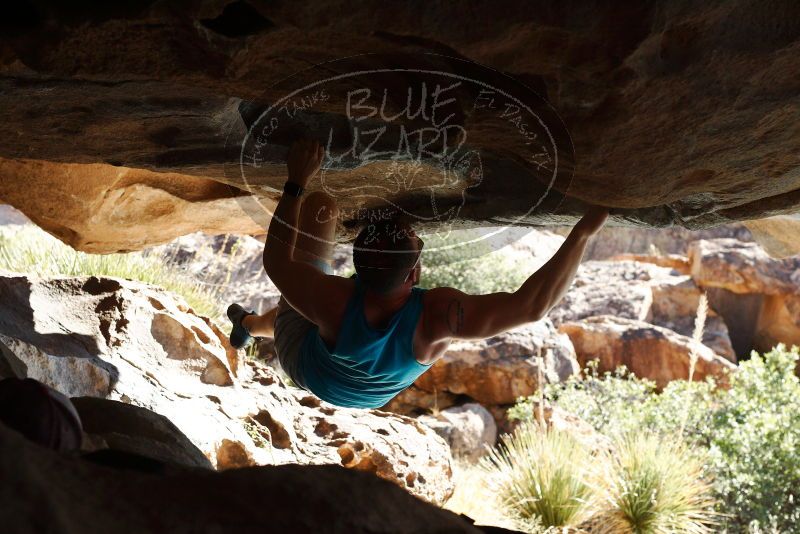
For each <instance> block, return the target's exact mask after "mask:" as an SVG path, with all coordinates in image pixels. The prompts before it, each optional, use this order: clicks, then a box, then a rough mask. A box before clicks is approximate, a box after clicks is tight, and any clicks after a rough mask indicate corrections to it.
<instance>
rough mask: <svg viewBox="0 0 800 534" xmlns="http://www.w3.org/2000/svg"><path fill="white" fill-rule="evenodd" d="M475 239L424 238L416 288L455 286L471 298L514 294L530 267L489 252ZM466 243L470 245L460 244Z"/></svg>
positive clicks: (469, 234)
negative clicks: (495, 294) (501, 293)
mask: <svg viewBox="0 0 800 534" xmlns="http://www.w3.org/2000/svg"><path fill="white" fill-rule="evenodd" d="M479 236H480V233H479V232H478V231H458V232H453V233H448V234H431V235H426V236H425V238H424V239H425V249H424V250H423V255H422V280H421V282H420V285H421V286H422V287H425V288H433V287H455V288H457V289H460V290H461V291H464V292H465V293H470V294H474V295H479V294H484V293H494V292H497V291H516V290H517V289H518V288H519V286H521V285H522V283H523V282H524V281H525V279H526V278H527V277H528V276H530V275H531V273H532V272H533V270H534V269H533V267H532V265H531V264H530V263H529V262H525V261H522V260H519V259H516V258H514V257H513V256H512V255H510V254H508V253H506V252H504V251H501V250H497V251H493V250H492V249H491V247H490V245H489V244H488V242H487V241H485V240H481V239H479ZM470 240H474V242H473V243H469V244H466V245H461V243H467V242H469V241H470Z"/></svg>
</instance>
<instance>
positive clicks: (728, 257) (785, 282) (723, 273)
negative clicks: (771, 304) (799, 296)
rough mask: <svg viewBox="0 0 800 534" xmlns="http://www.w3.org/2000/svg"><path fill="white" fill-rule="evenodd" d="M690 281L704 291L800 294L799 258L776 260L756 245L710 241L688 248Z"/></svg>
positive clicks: (695, 243) (718, 240)
mask: <svg viewBox="0 0 800 534" xmlns="http://www.w3.org/2000/svg"><path fill="white" fill-rule="evenodd" d="M689 261H690V262H691V268H692V278H693V279H694V280H695V282H696V283H697V284H698V285H701V286H703V287H720V288H724V289H727V290H728V291H732V292H734V293H759V294H764V295H791V294H795V293H800V256H797V257H789V258H785V259H782V260H776V259H772V258H770V257H769V255H768V254H767V253H766V252H765V251H764V249H763V248H761V247H760V246H759V245H758V244H757V243H743V242H741V241H737V240H735V239H709V240H699V241H695V242H693V243H692V244H691V245H690V246H689Z"/></svg>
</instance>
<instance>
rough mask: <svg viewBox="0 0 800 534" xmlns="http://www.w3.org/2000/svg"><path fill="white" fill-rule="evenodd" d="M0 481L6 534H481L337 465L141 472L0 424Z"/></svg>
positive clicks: (0, 513)
mask: <svg viewBox="0 0 800 534" xmlns="http://www.w3.org/2000/svg"><path fill="white" fill-rule="evenodd" d="M0 479H2V480H3V484H0V500H1V501H2V502H3V506H0V524H2V525H3V532H7V533H8V534H33V533H40V532H54V531H55V532H81V533H86V534H95V533H97V534H107V533H109V532H114V533H121V534H127V533H131V534H134V533H136V534H139V533H143V532H147V533H153V534H159V533H176V532H177V533H189V532H193V533H209V534H211V533H218V532H234V531H235V532H241V533H253V534H255V533H263V532H287V533H288V532H331V533H342V534H344V533H351V532H374V533H387V534H388V533H398V532H404V533H416V532H422V533H426V532H430V533H434V532H465V533H479V532H481V530H480V528H479V527H474V526H472V525H471V524H470V522H469V521H467V520H465V519H463V518H461V517H459V516H457V515H455V514H453V513H451V512H447V511H445V510H442V509H441V508H439V507H437V506H433V505H431V504H428V503H426V502H424V501H422V500H420V499H417V498H414V497H413V496H411V495H409V494H408V493H407V492H405V491H403V490H401V489H400V488H398V487H397V486H396V485H394V484H391V483H389V482H387V481H385V480H381V479H379V478H377V477H374V476H371V475H368V474H365V473H358V472H354V471H353V470H348V469H343V468H342V467H341V466H335V465H316V466H311V465H283V466H268V467H248V468H243V469H236V470H232V471H226V472H214V471H211V470H205V469H198V470H180V471H173V472H170V473H165V474H157V473H139V472H136V471H134V470H130V469H124V470H119V469H111V468H109V467H105V466H102V467H101V466H98V465H96V464H94V463H92V462H89V461H87V460H84V459H81V458H77V457H74V456H65V455H60V454H58V453H55V452H53V451H49V450H47V449H43V448H41V447H37V446H35V445H33V444H32V443H30V442H28V441H27V440H25V439H24V438H23V437H22V436H21V435H20V434H18V433H16V432H13V431H11V430H9V429H8V428H6V427H5V426H3V425H0Z"/></svg>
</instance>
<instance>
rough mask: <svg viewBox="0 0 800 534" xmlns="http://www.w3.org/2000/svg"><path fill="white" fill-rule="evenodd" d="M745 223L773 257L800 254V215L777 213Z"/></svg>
mask: <svg viewBox="0 0 800 534" xmlns="http://www.w3.org/2000/svg"><path fill="white" fill-rule="evenodd" d="M745 225H746V226H747V229H748V230H750V232H751V233H752V234H753V238H754V239H755V240H756V241H757V242H758V244H759V245H761V246H762V247H763V248H764V250H766V251H767V254H769V255H770V256H772V257H773V258H788V257H789V256H796V255H798V254H800V239H798V236H800V215H798V214H793V215H776V216H774V217H767V218H765V219H756V220H753V221H746V222H745Z"/></svg>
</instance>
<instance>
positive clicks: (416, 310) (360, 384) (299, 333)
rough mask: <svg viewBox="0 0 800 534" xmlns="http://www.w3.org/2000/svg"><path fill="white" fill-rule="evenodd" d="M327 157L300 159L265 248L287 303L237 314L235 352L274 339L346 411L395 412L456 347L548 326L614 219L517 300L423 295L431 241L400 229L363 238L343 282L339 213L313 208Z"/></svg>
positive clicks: (302, 152)
mask: <svg viewBox="0 0 800 534" xmlns="http://www.w3.org/2000/svg"><path fill="white" fill-rule="evenodd" d="M323 154H324V152H323V149H322V148H321V147H320V146H319V144H318V143H316V142H312V141H300V142H297V143H295V144H294V145H293V146H292V147H291V149H290V150H289V157H288V163H287V166H288V182H287V183H286V185H285V187H284V194H283V196H282V198H281V200H280V202H279V203H278V206H277V208H276V209H275V213H274V215H273V218H272V222H271V223H270V226H269V233H268V235H267V245H266V247H265V249H264V267H265V269H266V272H267V275H268V276H269V277H270V278H271V279H272V281H273V282H274V283H275V285H276V286H277V287H278V289H279V290H280V292H281V295H282V296H281V300H280V302H279V304H278V307H277V309H275V310H272V311H270V312H268V313H267V314H264V315H257V314H255V313H253V312H248V311H246V310H245V309H244V308H243V307H242V306H240V305H239V304H232V305H231V306H230V307H229V308H228V317H229V318H230V319H231V321H232V323H233V330H232V332H231V337H230V340H231V344H232V345H233V346H234V347H237V348H241V347H244V346H246V345H247V344H248V343H249V342H250V341H251V340H252V337H253V336H258V337H267V336H273V335H274V339H275V350H276V352H277V355H278V359H279V361H280V364H281V367H282V368H283V369H284V371H285V372H286V373H287V375H289V377H290V378H291V379H292V380H293V381H294V382H295V383H297V384H298V385H299V386H300V387H302V388H304V389H307V390H308V391H310V392H312V393H314V394H315V395H316V396H317V397H319V398H320V399H322V400H325V401H328V402H330V403H332V404H336V405H339V406H347V407H360V408H377V407H380V406H383V405H384V404H386V403H387V402H388V401H389V400H391V399H392V398H393V397H394V396H395V395H397V394H398V393H399V392H400V391H402V390H403V389H405V388H407V387H408V386H410V385H411V384H412V383H413V382H414V381H415V380H416V379H417V378H418V377H419V376H420V375H421V374H422V373H424V372H425V371H427V370H428V369H429V368H430V366H431V365H432V364H433V363H434V362H435V361H436V360H437V359H438V358H440V357H441V356H442V354H443V353H444V352H445V350H447V347H448V345H449V344H450V342H451V341H453V340H457V339H481V338H487V337H491V336H494V335H497V334H499V333H501V332H504V331H506V330H509V329H511V328H514V327H516V326H519V325H522V324H524V323H528V322H532V321H536V320H538V319H541V318H542V317H544V316H545V315H546V314H547V312H548V311H549V310H550V309H551V308H552V307H553V306H554V305H555V304H557V303H558V301H559V300H560V299H561V297H562V296H563V295H564V293H565V292H566V291H567V289H568V288H569V286H570V284H571V282H572V279H573V277H574V275H575V272H576V270H577V268H578V265H579V263H580V261H581V258H582V256H583V252H584V250H585V248H586V245H587V242H588V239H589V237H590V236H592V235H593V234H595V233H596V232H597V231H598V230H599V229H600V228H601V227H602V226H603V224H604V223H605V221H606V218H607V217H608V210H607V209H606V208H601V207H596V206H594V207H590V208H589V209H588V211H587V212H586V214H585V215H584V216H583V218H582V219H581V220H580V221H579V222H578V224H577V225H576V226H575V227H574V228H573V229H572V231H571V232H570V234H569V236H568V237H567V238H566V240H565V241H564V244H563V245H562V246H561V248H560V249H559V250H558V252H556V254H555V255H554V256H553V258H552V259H550V261H548V262H547V263H546V264H545V265H544V266H543V267H542V268H541V269H539V270H538V271H536V272H535V273H533V274H532V275H531V276H530V277H529V278H528V279H527V280H526V281H525V282H524V283H523V284H522V286H521V287H520V288H519V289H518V290H517V291H515V292H513V293H492V294H488V295H468V294H466V293H463V292H461V291H459V290H458V289H455V288H451V287H440V288H434V289H430V290H423V289H421V288H418V287H415V286H417V284H418V283H419V281H420V273H421V263H420V256H421V253H422V247H423V242H422V239H420V238H419V237H418V236H417V235H416V234H415V233H414V230H413V229H412V228H411V226H410V225H408V224H406V223H404V222H402V221H400V220H396V219H390V220H383V221H380V222H376V223H371V224H369V225H367V226H366V228H364V229H363V230H361V232H360V233H359V234H358V236H357V237H356V239H355V242H354V243H353V263H354V265H355V270H356V274H355V275H354V276H352V277H350V278H344V277H339V276H334V275H333V270H332V267H331V262H332V258H333V243H334V240H335V230H336V220H337V217H338V215H339V213H338V208H337V205H336V202H335V201H334V199H333V198H332V197H330V196H329V195H327V194H326V193H323V192H311V193H308V194H307V195H305V198H304V199H303V200H302V201H301V198H302V197H303V196H304V195H303V191H304V189H305V188H306V186H307V185H308V183H309V181H310V180H311V178H312V177H313V176H314V175H315V174H316V173H317V171H318V170H319V167H320V165H321V162H322V157H323ZM298 222H299V224H298Z"/></svg>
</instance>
